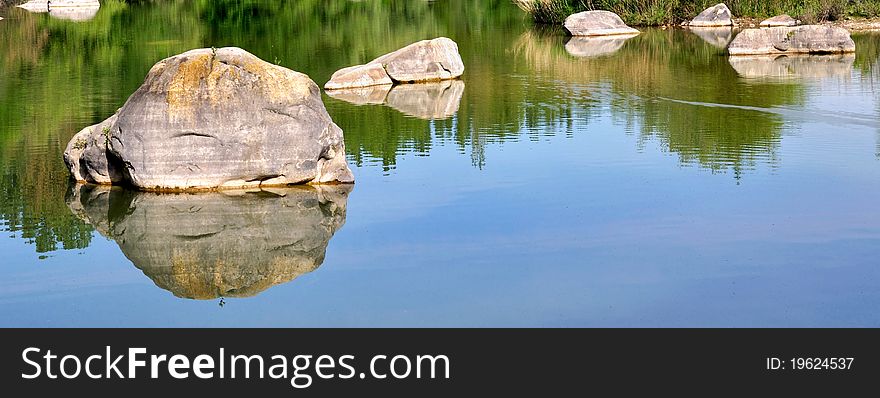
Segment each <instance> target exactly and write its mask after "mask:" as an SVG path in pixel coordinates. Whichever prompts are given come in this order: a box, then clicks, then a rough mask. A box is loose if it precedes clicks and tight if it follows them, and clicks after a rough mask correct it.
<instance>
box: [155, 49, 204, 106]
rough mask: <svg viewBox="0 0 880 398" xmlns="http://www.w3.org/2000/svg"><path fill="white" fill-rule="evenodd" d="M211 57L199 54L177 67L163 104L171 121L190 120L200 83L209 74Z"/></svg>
mask: <svg viewBox="0 0 880 398" xmlns="http://www.w3.org/2000/svg"><path fill="white" fill-rule="evenodd" d="M213 58H214V57H213V55H211V54H199V55H195V56H193V57H192V58H190V59H188V60H186V61H183V62H181V63H180V65H178V67H177V71H176V73H175V74H174V77H172V78H171V82H169V83H168V87H167V89H166V90H167V93H166V97H165V102H166V103H167V104H168V116H169V117H170V118H172V119H179V118H192V117H193V115H194V114H195V104H196V103H197V102H198V99H199V91H200V90H199V86H200V85H201V81H202V80H203V79H205V78H206V77H207V76H208V75H209V74H210V73H211V64H212V62H213Z"/></svg>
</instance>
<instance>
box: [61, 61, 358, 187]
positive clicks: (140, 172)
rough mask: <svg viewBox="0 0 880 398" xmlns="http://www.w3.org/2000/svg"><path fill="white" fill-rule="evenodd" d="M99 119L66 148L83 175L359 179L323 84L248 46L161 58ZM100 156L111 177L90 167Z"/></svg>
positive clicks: (267, 181) (225, 180)
mask: <svg viewBox="0 0 880 398" xmlns="http://www.w3.org/2000/svg"><path fill="white" fill-rule="evenodd" d="M108 125H109V129H108V128H106V127H107V126H108ZM99 126H100V127H98V128H90V129H88V133H86V132H85V131H84V132H81V133H80V134H77V136H75V137H74V140H72V141H71V143H70V144H69V145H68V150H67V151H66V152H65V161H67V162H68V167H69V168H70V170H71V174H72V175H73V176H74V178H75V179H77V180H78V181H82V182H90V183H100V184H107V183H117V182H119V183H125V184H130V185H133V186H134V187H137V188H139V189H142V190H160V191H161V190H209V189H217V188H223V189H230V188H242V187H256V186H282V185H289V184H301V183H332V182H342V183H350V182H353V181H354V177H353V175H352V173H351V170H350V169H349V168H348V164H347V163H346V159H345V144H344V142H343V137H342V130H341V129H340V128H339V127H337V126H336V124H334V123H333V121H332V120H331V119H330V115H329V114H328V113H327V110H326V109H325V108H324V104H323V102H321V95H320V89H319V88H318V86H317V85H316V84H315V83H314V82H313V81H312V80H311V79H309V77H308V76H306V75H304V74H302V73H298V72H294V71H292V70H289V69H286V68H283V67H281V66H277V65H273V64H270V63H268V62H264V61H262V60H260V59H259V58H257V57H255V56H253V55H252V54H250V53H248V52H246V51H244V50H242V49H240V48H233V47H230V48H220V49H216V50H215V49H199V50H192V51H188V52H186V53H183V54H180V55H176V56H173V57H170V58H167V59H165V60H162V61H160V62H159V63H157V64H156V65H155V66H153V68H152V69H150V72H149V74H148V75H147V78H146V80H145V81H144V83H143V85H141V87H140V88H139V89H138V90H137V91H136V92H135V93H134V94H132V96H131V97H129V99H128V101H127V102H126V103H125V105H124V106H123V107H122V108H121V109H120V110H119V111H118V112H117V114H116V115H114V116H113V117H111V118H110V119H108V120H107V121H105V122H104V123H102V124H101V125H99ZM96 135H103V136H104V137H105V140H104V141H101V140H100V137H97V138H95V137H96ZM86 137H91V138H94V139H86ZM83 139H86V145H85V147H84V148H83V149H84V150H83V151H81V152H80V151H79V149H78V148H79V147H81V146H82V144H79V143H80V142H82V140H83ZM102 159H103V160H106V161H107V163H108V166H107V176H108V178H106V179H105V178H99V176H101V175H102V174H101V173H100V171H102V169H100V167H96V168H92V167H90V166H89V165H91V164H99V165H100V164H101V160H102ZM93 169H94V170H93ZM113 170H117V171H120V170H121V173H120V174H121V175H122V177H121V180H120V181H117V179H116V178H114V177H113V175H114V174H113V173H112V171H113ZM108 180H109V181H108Z"/></svg>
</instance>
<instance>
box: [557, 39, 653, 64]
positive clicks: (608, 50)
mask: <svg viewBox="0 0 880 398" xmlns="http://www.w3.org/2000/svg"><path fill="white" fill-rule="evenodd" d="M636 36H638V34H632V35H614V36H595V37H590V36H572V37H571V38H569V39H568V41H567V42H566V43H565V51H568V53H569V54H571V55H572V56H575V57H579V58H597V57H602V56H606V55H611V54H614V53H616V52H617V51H618V50H620V48H621V47H623V44H624V43H626V41H627V40H629V39H632V38H633V37H636Z"/></svg>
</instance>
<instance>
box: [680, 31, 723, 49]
mask: <svg viewBox="0 0 880 398" xmlns="http://www.w3.org/2000/svg"><path fill="white" fill-rule="evenodd" d="M688 30H689V31H691V33H693V34H695V35H697V36H699V37H700V38H701V39H703V41H705V42H706V43H709V44H710V45H712V46H714V47H718V48H722V49H724V48H727V46H728V45H729V44H730V41H731V40H733V28H732V27H729V26H728V27H718V28H701V27H690V28H688Z"/></svg>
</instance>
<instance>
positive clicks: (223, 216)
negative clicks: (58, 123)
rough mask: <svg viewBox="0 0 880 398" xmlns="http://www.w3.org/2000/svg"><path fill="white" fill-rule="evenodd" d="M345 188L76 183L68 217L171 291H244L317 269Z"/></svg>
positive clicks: (342, 211) (200, 294)
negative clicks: (139, 187)
mask: <svg viewBox="0 0 880 398" xmlns="http://www.w3.org/2000/svg"><path fill="white" fill-rule="evenodd" d="M350 192H351V185H323V186H315V187H310V186H298V187H286V188H270V189H265V190H259V189H257V190H251V191H244V190H231V191H222V192H208V193H193V194H160V193H145V192H135V191H130V190H126V189H122V188H119V187H107V186H95V185H77V186H74V187H72V190H71V192H70V193H69V194H68V197H67V203H68V206H69V207H70V209H71V211H73V213H74V214H76V215H77V216H79V217H81V218H82V219H83V220H84V221H86V222H88V223H90V224H92V225H94V226H95V228H96V230H97V231H98V232H99V233H101V234H102V235H104V236H105V237H107V238H109V239H113V240H114V241H116V243H117V244H118V245H119V248H120V249H121V250H122V252H123V254H125V256H126V257H128V259H129V260H131V262H132V263H133V264H134V266H135V267H137V268H138V269H140V270H141V271H143V273H144V275H146V276H147V277H149V278H150V279H152V280H153V282H154V283H155V284H156V286H158V287H160V288H162V289H165V290H168V291H170V292H171V293H173V294H174V295H175V296H177V297H181V298H188V299H197V300H207V299H214V298H218V297H248V296H254V295H256V294H259V293H260V292H262V291H264V290H266V289H268V288H270V287H272V286H275V285H279V284H283V283H287V282H290V281H292V280H293V279H295V278H297V277H299V276H301V275H303V274H306V273H308V272H311V271H314V270H315V269H317V268H318V267H319V266H320V265H321V264H322V263H323V261H324V255H325V252H326V250H327V245H328V243H329V241H330V239H331V238H332V237H333V234H334V233H335V232H336V231H338V230H339V229H340V228H341V227H342V226H343V224H344V223H345V217H346V204H347V198H348V195H349V193H350Z"/></svg>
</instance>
